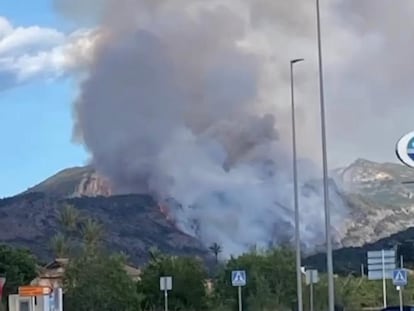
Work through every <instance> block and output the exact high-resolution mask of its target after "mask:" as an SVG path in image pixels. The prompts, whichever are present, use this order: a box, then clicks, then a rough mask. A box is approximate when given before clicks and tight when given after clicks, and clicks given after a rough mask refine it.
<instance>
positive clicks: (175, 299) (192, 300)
mask: <svg viewBox="0 0 414 311" xmlns="http://www.w3.org/2000/svg"><path fill="white" fill-rule="evenodd" d="M161 276H172V278H173V290H172V291H171V292H170V294H169V306H170V310H197V311H201V310H206V309H207V294H206V290H205V284H204V282H205V280H206V279H207V273H206V271H205V269H204V267H203V264H202V262H201V261H199V260H197V259H195V258H187V257H170V256H165V255H163V256H157V257H155V260H150V262H149V264H148V265H147V266H146V267H145V269H144V270H143V272H142V275H141V281H140V282H139V283H138V291H139V292H141V293H142V294H143V295H144V297H145V300H144V301H143V304H142V307H143V309H144V310H149V309H152V308H158V307H161V306H163V303H164V298H163V293H162V292H160V288H159V278H160V277H161Z"/></svg>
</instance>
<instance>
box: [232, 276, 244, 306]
mask: <svg viewBox="0 0 414 311" xmlns="http://www.w3.org/2000/svg"><path fill="white" fill-rule="evenodd" d="M246 280H247V279H246V271H244V270H235V271H232V272H231V285H233V286H235V287H238V296H239V311H242V310H243V306H242V289H241V288H242V286H246Z"/></svg>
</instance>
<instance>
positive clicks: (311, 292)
mask: <svg viewBox="0 0 414 311" xmlns="http://www.w3.org/2000/svg"><path fill="white" fill-rule="evenodd" d="M310 311H313V273H311V277H310Z"/></svg>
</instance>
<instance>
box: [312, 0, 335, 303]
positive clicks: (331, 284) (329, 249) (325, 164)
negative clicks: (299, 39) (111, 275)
mask: <svg viewBox="0 0 414 311" xmlns="http://www.w3.org/2000/svg"><path fill="white" fill-rule="evenodd" d="M316 20H317V32H318V58H319V93H320V94H319V96H320V111H321V135H322V166H323V192H324V209H325V232H326V265H327V271H328V297H329V311H334V310H335V297H334V277H333V261H332V238H331V211H330V209H329V193H328V160H327V154H326V128H325V127H326V126H325V101H324V89H323V66H322V47H321V46H322V43H321V41H322V40H321V21H320V20H321V17H320V9H319V0H316Z"/></svg>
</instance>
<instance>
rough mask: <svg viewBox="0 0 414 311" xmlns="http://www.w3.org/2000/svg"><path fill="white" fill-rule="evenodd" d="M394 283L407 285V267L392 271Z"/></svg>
mask: <svg viewBox="0 0 414 311" xmlns="http://www.w3.org/2000/svg"><path fill="white" fill-rule="evenodd" d="M392 283H393V284H394V285H395V286H405V285H407V270H405V269H396V270H394V271H393V273H392Z"/></svg>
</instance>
